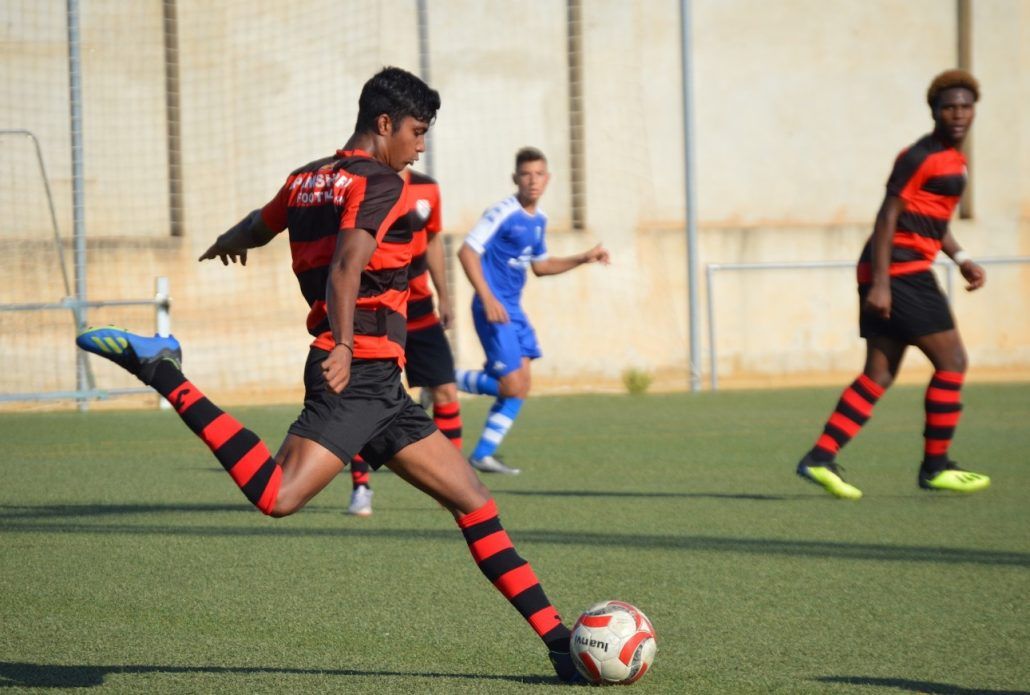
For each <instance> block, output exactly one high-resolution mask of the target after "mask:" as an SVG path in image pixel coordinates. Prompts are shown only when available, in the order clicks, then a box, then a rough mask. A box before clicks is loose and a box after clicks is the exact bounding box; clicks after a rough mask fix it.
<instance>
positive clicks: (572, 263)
mask: <svg viewBox="0 0 1030 695" xmlns="http://www.w3.org/2000/svg"><path fill="white" fill-rule="evenodd" d="M610 262H611V258H610V257H609V255H608V249H606V248H605V247H603V246H601V245H600V244H598V245H597V246H595V247H593V248H592V249H590V250H589V251H584V252H583V253H577V254H576V255H575V256H563V257H561V258H545V259H543V260H540V261H533V262H532V264H531V265H532V266H533V274H534V275H536V276H537V277H541V276H543V275H560V274H561V273H565V272H568V271H570V270H572V269H573V268H578V267H579V266H581V265H584V264H586V263H603V264H604V265H608V264H609V263H610Z"/></svg>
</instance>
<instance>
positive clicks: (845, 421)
mask: <svg viewBox="0 0 1030 695" xmlns="http://www.w3.org/2000/svg"><path fill="white" fill-rule="evenodd" d="M885 390H886V389H884V388H883V387H882V386H880V385H879V384H877V383H876V382H875V381H873V380H872V379H870V378H869V377H868V376H866V375H865V374H860V375H859V376H858V378H857V379H855V381H853V382H852V383H851V385H850V386H848V387H847V388H846V389H844V392H843V393H842V394H841V395H840V400H839V401H837V408H836V410H834V411H833V414H832V415H830V419H829V420H827V421H826V426H825V427H823V434H822V436H820V437H819V440H818V441H817V442H816V443H815V446H814V447H813V448H812V451H811V452H810V453H809V456H811V457H812V458H813V459H815V460H816V461H819V462H820V463H829V462H830V461H833V460H834V459H835V458H836V457H837V452H839V451H840V450H841V447H843V446H844V445H845V444H847V443H848V442H850V441H851V439H852V438H853V437H854V436H855V435H856V434H858V431H859V430H860V429H862V425H864V424H865V423H866V421H868V420H869V418H870V417H871V416H872V414H873V406H874V405H876V401H878V400H880V396H882V395H883V393H884V391H885Z"/></svg>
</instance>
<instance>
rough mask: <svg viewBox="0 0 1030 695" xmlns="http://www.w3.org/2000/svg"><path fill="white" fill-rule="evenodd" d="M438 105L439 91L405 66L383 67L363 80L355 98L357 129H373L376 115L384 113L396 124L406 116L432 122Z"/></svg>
mask: <svg viewBox="0 0 1030 695" xmlns="http://www.w3.org/2000/svg"><path fill="white" fill-rule="evenodd" d="M439 108H440V94H439V93H438V92H437V91H436V90H435V89H432V88H430V86H429V85H427V84H426V83H425V82H423V81H422V80H420V79H419V78H418V77H416V76H415V75H412V74H411V73H410V72H408V71H407V70H402V69H401V68H394V67H385V68H383V69H382V70H380V71H379V72H377V73H376V74H375V75H373V76H372V77H371V78H369V80H368V82H366V83H365V86H364V87H362V88H361V96H360V97H359V98H358V121H357V123H356V124H355V126H354V130H355V131H357V132H359V133H364V132H368V131H370V130H375V128H376V119H377V118H378V117H379V116H380V115H381V114H384V113H385V114H386V115H388V116H389V117H390V120H391V121H393V123H394V126H396V125H398V124H399V123H400V122H401V121H402V120H404V118H405V117H406V116H411V117H412V118H415V119H416V120H419V121H425V122H426V123H432V122H433V120H434V119H436V112H437V110H438V109H439Z"/></svg>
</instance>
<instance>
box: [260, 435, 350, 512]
mask: <svg viewBox="0 0 1030 695" xmlns="http://www.w3.org/2000/svg"><path fill="white" fill-rule="evenodd" d="M275 460H276V462H277V463H278V464H279V466H280V467H281V468H282V482H281V483H280V485H279V492H278V494H277V495H276V498H275V505H274V506H273V507H272V511H271V514H270V516H274V517H283V516H288V515H290V514H293V513H294V512H297V511H299V510H300V509H301V507H303V506H304V505H305V504H307V503H308V501H310V500H311V498H312V497H314V496H315V495H317V494H318V493H319V492H320V491H322V490H323V489H324V488H325V486H326V485H328V484H329V483H330V482H332V480H333V478H335V477H336V476H337V475H339V474H340V472H341V471H342V470H343V466H344V464H343V461H341V460H340V459H339V457H337V456H336V454H334V453H333V452H331V451H329V450H328V449H326V448H325V447H324V446H322V445H321V444H319V443H318V442H315V441H313V440H311V439H306V438H304V437H298V436H297V435H295V434H288V435H286V439H285V440H283V443H282V446H280V447H279V452H278V453H277V454H276V455H275Z"/></svg>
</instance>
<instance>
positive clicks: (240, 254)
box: [197, 234, 247, 265]
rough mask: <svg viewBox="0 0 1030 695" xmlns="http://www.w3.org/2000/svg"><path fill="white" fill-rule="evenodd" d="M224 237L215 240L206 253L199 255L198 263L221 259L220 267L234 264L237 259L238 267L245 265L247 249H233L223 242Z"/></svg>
mask: <svg viewBox="0 0 1030 695" xmlns="http://www.w3.org/2000/svg"><path fill="white" fill-rule="evenodd" d="M224 237H225V235H224V234H223V235H222V236H220V237H218V238H217V239H215V243H213V244H211V247H210V248H208V250H207V251H205V252H204V253H202V254H200V258H198V259H197V260H198V261H206V260H209V259H212V258H220V259H222V265H229V261H232V262H233V263H235V262H236V261H237V259H238V260H239V262H240V265H247V249H245V248H244V249H238V248H233V247H232V246H230V245H229V244H228V243H226V241H225V240H224Z"/></svg>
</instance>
